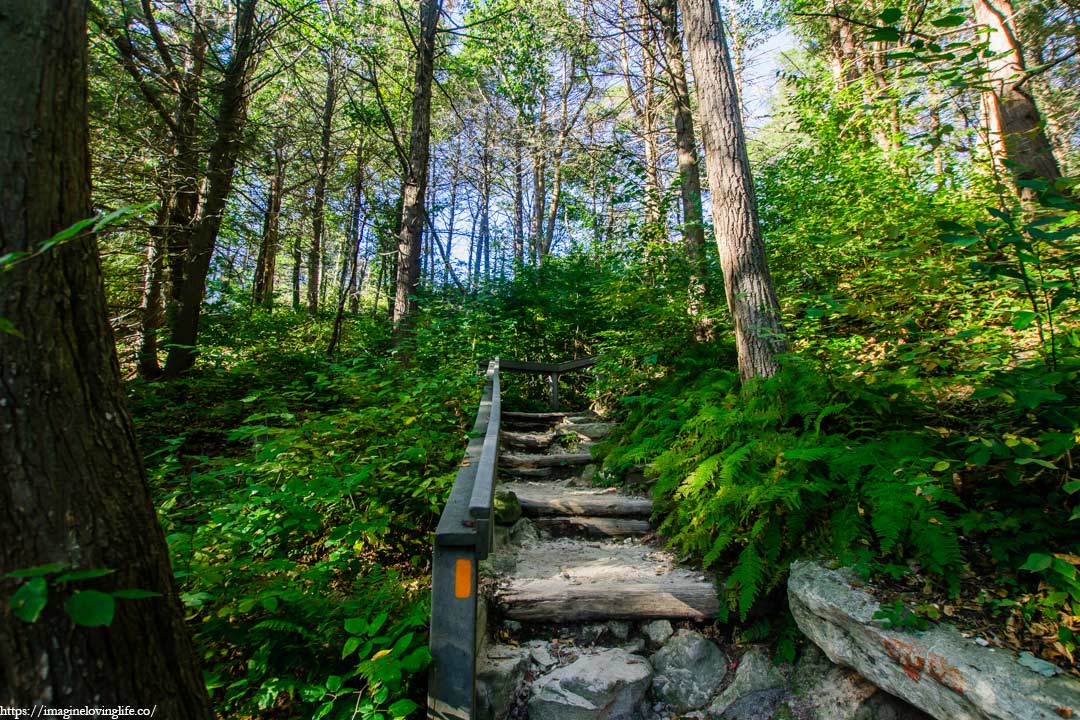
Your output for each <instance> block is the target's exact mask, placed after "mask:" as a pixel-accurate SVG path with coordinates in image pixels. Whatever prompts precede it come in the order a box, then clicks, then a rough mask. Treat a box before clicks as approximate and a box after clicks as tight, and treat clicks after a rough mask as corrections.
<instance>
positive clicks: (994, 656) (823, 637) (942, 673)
mask: <svg viewBox="0 0 1080 720" xmlns="http://www.w3.org/2000/svg"><path fill="white" fill-rule="evenodd" d="M857 584H858V580H857V578H856V577H855V576H854V575H853V574H852V573H850V572H847V571H843V570H830V569H827V568H825V567H823V566H822V565H820V564H818V563H812V562H798V563H794V564H793V565H792V566H791V573H790V577H789V580H788V601H789V604H790V606H791V612H792V615H794V617H795V620H796V622H797V623H798V625H799V629H801V630H802V632H803V633H804V634H805V635H806V636H807V637H809V638H810V639H811V640H813V641H814V643H816V644H817V645H818V646H819V647H821V649H822V650H824V652H825V654H826V655H827V656H828V657H829V659H830V660H832V661H833V662H836V663H840V664H842V665H846V666H849V667H851V668H853V669H854V670H856V671H857V672H859V673H860V674H861V675H863V676H864V677H865V678H866V679H867V680H869V681H871V682H872V683H874V685H877V686H878V687H879V688H881V689H883V690H885V691H887V692H889V693H892V694H893V695H896V696H898V697H900V698H902V699H903V700H906V701H907V702H909V703H911V704H912V705H914V706H915V707H917V708H919V709H921V710H923V711H925V712H927V713H929V714H930V715H932V716H934V717H935V718H939V719H943V718H948V720H1002V719H1004V718H1017V719H1018V720H1019V719H1020V718H1022V719H1023V720H1058V718H1062V717H1074V716H1078V715H1080V682H1078V681H1076V680H1074V679H1072V678H1069V677H1053V678H1047V677H1043V676H1042V675H1039V674H1037V673H1035V672H1032V671H1031V670H1028V669H1027V668H1024V667H1022V666H1020V665H1019V664H1018V663H1017V662H1016V660H1015V658H1014V657H1013V655H1012V653H1010V652H1006V651H1002V650H994V649H992V648H984V647H980V646H979V645H977V644H976V643H974V642H972V641H970V640H967V639H965V638H964V637H963V636H962V635H961V634H960V633H959V632H958V631H957V630H956V629H955V628H953V627H951V626H948V625H937V626H935V627H933V628H931V629H930V630H927V631H925V632H917V633H903V632H899V631H896V630H886V629H884V628H883V627H882V626H881V623H880V621H876V620H874V613H875V612H877V611H878V609H879V605H878V603H877V602H876V601H875V600H874V598H873V597H872V596H871V595H870V594H869V593H867V592H865V591H864V590H862V589H860V588H858V587H856V585H857Z"/></svg>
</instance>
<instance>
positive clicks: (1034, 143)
mask: <svg viewBox="0 0 1080 720" xmlns="http://www.w3.org/2000/svg"><path fill="white" fill-rule="evenodd" d="M973 4H974V8H975V21H976V22H977V23H979V24H980V25H983V26H986V27H988V28H990V30H991V32H990V38H989V42H990V48H989V49H990V52H991V56H990V57H989V58H988V59H987V61H986V62H987V69H988V70H989V71H990V72H989V77H988V78H987V80H988V84H989V85H990V90H987V91H984V93H983V108H984V114H985V116H986V117H985V121H986V129H987V134H988V140H989V142H990V146H991V155H992V157H993V160H994V163H995V165H996V166H997V167H998V168H1004V167H1006V163H1008V164H1009V165H1011V168H1010V170H1011V174H1012V177H1013V180H1014V182H1020V181H1025V180H1045V181H1048V182H1050V183H1053V182H1054V181H1055V180H1057V179H1058V178H1060V177H1061V170H1060V168H1059V167H1058V164H1057V160H1056V159H1055V158H1054V152H1053V148H1052V147H1051V146H1050V142H1049V141H1048V140H1047V139H1046V133H1045V131H1044V130H1043V118H1042V115H1041V114H1040V112H1039V108H1038V107H1037V106H1036V104H1035V98H1034V96H1033V95H1032V94H1031V91H1030V88H1029V87H1028V85H1027V83H1026V82H1025V80H1026V67H1025V64H1024V56H1023V51H1022V49H1021V48H1022V45H1021V42H1020V37H1019V35H1018V34H1017V27H1016V23H1015V22H1014V19H1015V15H1016V13H1015V11H1014V10H1013V6H1012V2H1010V0H973ZM1016 191H1017V194H1019V196H1020V199H1021V200H1023V201H1024V202H1032V201H1034V200H1035V199H1036V194H1037V193H1036V191H1035V190H1033V189H1032V188H1027V187H1022V186H1020V185H1017V186H1016Z"/></svg>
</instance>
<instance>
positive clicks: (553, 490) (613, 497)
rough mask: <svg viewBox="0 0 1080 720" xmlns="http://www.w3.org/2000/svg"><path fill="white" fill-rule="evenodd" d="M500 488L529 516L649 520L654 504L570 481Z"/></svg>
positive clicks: (646, 500)
mask: <svg viewBox="0 0 1080 720" xmlns="http://www.w3.org/2000/svg"><path fill="white" fill-rule="evenodd" d="M500 487H501V488H502V489H504V490H509V491H511V492H513V493H514V494H515V495H517V498H518V500H520V501H521V511H522V513H523V514H524V515H525V516H526V517H559V516H578V517H604V518H639V519H648V518H649V516H651V515H652V501H651V500H649V499H648V498H644V497H635V496H632V495H623V494H621V493H619V492H617V491H615V490H614V489H613V488H596V487H578V486H575V485H572V484H570V483H569V482H565V481H564V482H561V483H555V482H551V483H544V482H511V483H502V484H500Z"/></svg>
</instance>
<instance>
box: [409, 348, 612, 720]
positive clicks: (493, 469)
mask: <svg viewBox="0 0 1080 720" xmlns="http://www.w3.org/2000/svg"><path fill="white" fill-rule="evenodd" d="M595 363H596V358H581V359H579V360H568V361H566V362H561V363H531V362H523V361H519V360H500V359H499V358H495V359H494V360H491V361H488V362H486V363H483V364H482V367H485V366H486V368H487V379H486V381H485V383H484V391H483V394H482V395H481V396H480V407H479V409H478V410H477V412H476V421H475V422H474V423H473V428H472V432H471V433H470V434H469V444H468V447H467V448H466V450H465V459H464V460H462V462H461V466H460V467H459V468H458V472H457V477H455V478H454V487H453V488H452V489H451V491H450V497H449V499H448V500H447V501H446V506H445V507H444V508H443V511H442V515H441V516H440V517H439V525H438V527H437V528H436V530H435V547H434V551H433V553H432V564H431V635H430V640H429V648H430V650H431V670H430V673H429V676H428V709H427V717H428V719H429V720H450V719H451V718H452V719H453V720H473V718H474V717H475V714H476V656H477V653H478V652H479V648H480V644H481V642H482V640H483V637H484V627H483V619H482V618H483V615H484V614H483V613H478V612H477V611H478V609H479V602H478V598H477V577H478V575H477V570H478V564H479V563H480V561H481V560H483V559H484V558H486V557H487V556H488V553H489V552H491V549H492V548H491V545H492V538H493V532H494V525H495V523H494V516H493V515H494V511H493V510H492V504H493V503H494V496H495V480H496V476H497V472H498V465H499V430H500V429H501V426H502V396H501V391H500V386H499V372H500V370H507V371H511V372H529V373H541V374H545V375H547V376H548V378H549V382H550V383H551V401H552V406H553V408H554V409H556V410H557V409H558V405H559V375H561V374H563V373H566V372H570V371H572V370H579V369H581V368H585V367H589V366H590V365H593V364H595Z"/></svg>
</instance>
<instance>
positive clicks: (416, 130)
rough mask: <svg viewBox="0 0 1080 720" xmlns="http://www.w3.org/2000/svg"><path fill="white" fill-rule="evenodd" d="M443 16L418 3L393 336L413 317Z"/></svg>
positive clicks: (435, 7) (437, 7)
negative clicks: (438, 34) (437, 36)
mask: <svg viewBox="0 0 1080 720" xmlns="http://www.w3.org/2000/svg"><path fill="white" fill-rule="evenodd" d="M441 13H442V2H441V0H421V3H420V33H419V35H417V38H416V40H417V44H418V47H417V48H416V55H417V57H416V74H415V75H414V76H413V101H412V131H411V133H410V135H409V167H408V174H407V176H406V178H405V182H404V184H403V186H402V192H401V200H402V207H401V234H400V235H399V236H398V254H397V285H396V292H395V297H394V314H393V319H394V335H395V338H396V339H401V338H402V337H403V336H404V335H407V334H408V332H409V324H410V323H411V321H412V317H413V316H414V315H415V314H416V292H417V290H418V289H419V285H420V247H421V245H420V243H421V240H422V238H423V232H424V217H425V213H424V199H425V198H426V197H427V181H428V155H429V152H430V146H431V83H432V78H433V76H434V73H435V32H436V29H437V28H438V25H439V15H440V14H441Z"/></svg>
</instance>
